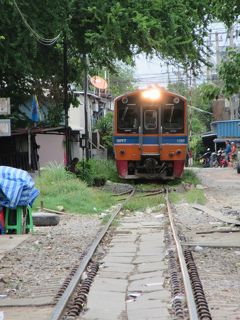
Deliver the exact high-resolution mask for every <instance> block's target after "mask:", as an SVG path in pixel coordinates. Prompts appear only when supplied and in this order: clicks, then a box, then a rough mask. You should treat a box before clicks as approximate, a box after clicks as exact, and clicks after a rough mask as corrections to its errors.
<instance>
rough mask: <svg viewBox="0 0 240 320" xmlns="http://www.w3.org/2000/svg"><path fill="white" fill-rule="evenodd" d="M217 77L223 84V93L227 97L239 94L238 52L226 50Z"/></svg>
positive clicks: (239, 71) (239, 63)
mask: <svg viewBox="0 0 240 320" xmlns="http://www.w3.org/2000/svg"><path fill="white" fill-rule="evenodd" d="M219 76H220V78H221V79H222V81H223V83H224V88H223V92H224V93H225V94H226V95H227V96H228V97H229V96H231V95H232V94H236V93H239V92H240V52H238V51H235V50H233V49H231V50H228V52H227V57H226V59H225V60H224V61H223V62H222V63H221V65H220V67H219Z"/></svg>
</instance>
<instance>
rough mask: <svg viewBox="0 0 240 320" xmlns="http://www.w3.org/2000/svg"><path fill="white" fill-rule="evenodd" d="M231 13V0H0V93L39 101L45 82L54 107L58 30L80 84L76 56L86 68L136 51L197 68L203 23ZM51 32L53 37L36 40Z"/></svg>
mask: <svg viewBox="0 0 240 320" xmlns="http://www.w3.org/2000/svg"><path fill="white" fill-rule="evenodd" d="M239 13H240V12H239V1H237V0H233V1H231V3H229V1H228V0H202V1H195V0H149V1H146V0H138V1H136V0H128V1H126V0H118V1H112V0H101V1H96V0H67V1H60V0H51V1H49V0H34V1H32V0H31V1H27V2H26V1H23V0H0V21H1V24H0V61H1V63H0V90H1V93H0V95H1V96H10V97H11V101H12V104H13V105H19V103H21V102H22V101H24V99H25V97H26V95H30V94H32V93H38V94H39V96H41V98H42V99H43V100H44V99H45V98H46V96H45V95H43V89H45V92H46V90H48V92H49V94H48V100H49V99H50V100H51V102H50V104H51V105H52V107H56V106H57V108H60V106H61V105H62V100H63V92H62V91H63V89H62V88H63V66H62V65H63V46H62V42H63V38H64V35H66V37H67V44H68V63H69V64H68V66H69V68H68V81H69V82H75V83H81V75H82V70H83V67H84V63H83V59H82V57H83V56H84V55H88V60H89V67H88V68H89V70H90V72H91V68H94V70H96V68H97V69H101V68H102V67H106V68H108V69H110V70H113V69H114V67H115V65H116V61H122V62H125V63H128V64H131V63H133V57H134V55H135V54H138V53H141V52H143V53H146V54H147V55H150V56H151V55H153V54H157V55H159V56H161V57H163V58H166V59H168V60H169V61H174V62H179V63H181V64H183V65H185V66H188V67H192V68H195V67H198V66H200V65H201V63H202V62H203V63H205V62H206V60H207V59H206V53H207V48H206V44H205V42H204V37H205V36H206V35H207V28H208V25H209V23H210V22H211V21H213V19H215V18H219V19H221V20H223V21H225V22H226V24H228V25H230V24H231V23H232V22H233V21H234V19H236V17H237V16H238V15H239ZM30 29H31V30H30ZM33 30H34V32H33ZM36 33H37V34H36ZM58 34H60V36H59V38H58V41H57V42H56V43H55V44H53V43H51V42H50V40H49V41H48V44H52V45H47V46H46V41H45V45H43V41H40V40H41V39H42V38H46V39H53V38H54V37H56V36H57V35H58Z"/></svg>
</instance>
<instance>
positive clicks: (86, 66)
mask: <svg viewBox="0 0 240 320" xmlns="http://www.w3.org/2000/svg"><path fill="white" fill-rule="evenodd" d="M83 59H84V116H85V141H86V160H87V161H88V160H89V132H88V100H87V93H88V63H87V55H86V54H84V57H83Z"/></svg>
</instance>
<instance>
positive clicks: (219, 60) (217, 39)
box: [215, 32, 221, 65]
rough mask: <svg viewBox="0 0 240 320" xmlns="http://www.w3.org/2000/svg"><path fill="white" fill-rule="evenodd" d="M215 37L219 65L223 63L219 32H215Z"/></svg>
mask: <svg viewBox="0 0 240 320" xmlns="http://www.w3.org/2000/svg"><path fill="white" fill-rule="evenodd" d="M215 39H216V59H217V65H219V64H220V63H221V56H220V50H219V38H218V32H216V33H215Z"/></svg>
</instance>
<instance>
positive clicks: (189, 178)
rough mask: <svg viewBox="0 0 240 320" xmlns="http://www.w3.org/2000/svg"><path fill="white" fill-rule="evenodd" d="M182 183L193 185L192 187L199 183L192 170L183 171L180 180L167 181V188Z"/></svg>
mask: <svg viewBox="0 0 240 320" xmlns="http://www.w3.org/2000/svg"><path fill="white" fill-rule="evenodd" d="M183 182H184V183H189V184H193V185H194V186H196V185H197V184H200V183H201V181H200V179H199V178H198V177H197V175H196V173H195V172H194V171H193V170H190V169H184V172H183V176H182V178H179V179H175V180H172V181H169V182H168V183H167V184H168V185H169V186H177V185H179V184H181V183H183Z"/></svg>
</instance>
